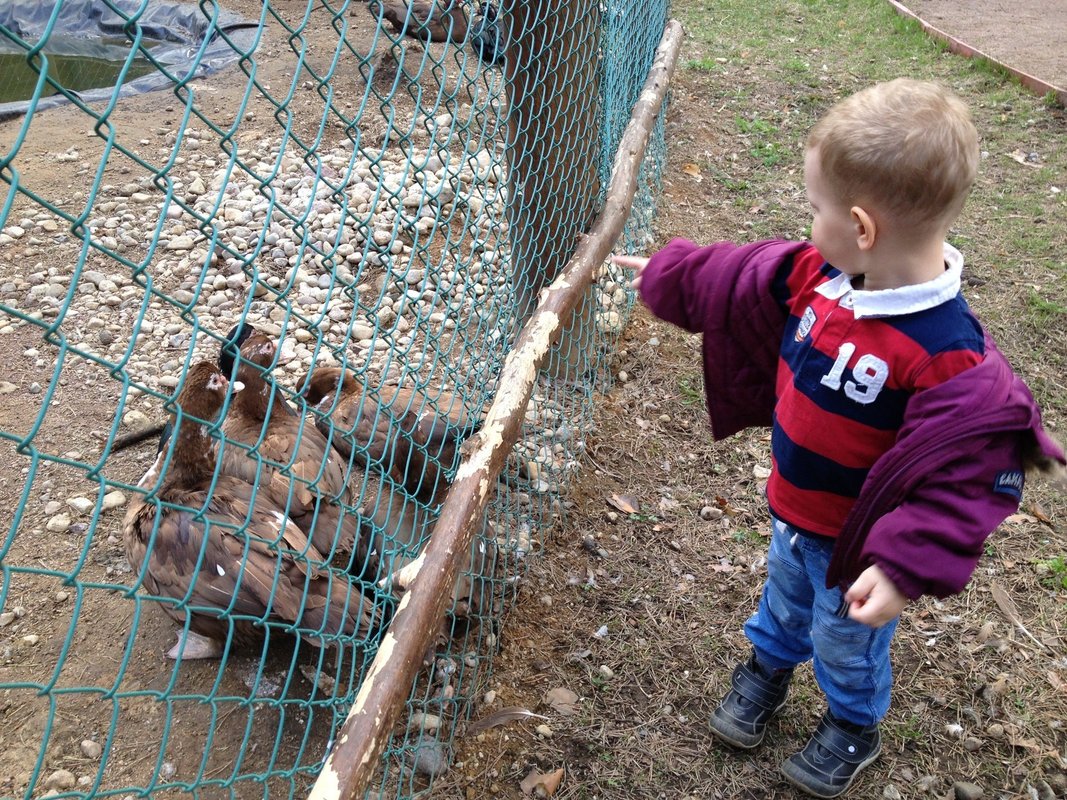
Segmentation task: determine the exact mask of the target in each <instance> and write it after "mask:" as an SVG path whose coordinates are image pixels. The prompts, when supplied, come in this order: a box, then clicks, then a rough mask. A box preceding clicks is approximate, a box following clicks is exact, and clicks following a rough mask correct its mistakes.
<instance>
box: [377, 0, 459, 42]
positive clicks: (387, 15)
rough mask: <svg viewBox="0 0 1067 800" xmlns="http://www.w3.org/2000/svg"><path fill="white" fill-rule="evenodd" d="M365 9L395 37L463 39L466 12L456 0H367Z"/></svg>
mask: <svg viewBox="0 0 1067 800" xmlns="http://www.w3.org/2000/svg"><path fill="white" fill-rule="evenodd" d="M367 10H368V11H369V12H370V13H371V15H372V16H374V17H375V18H377V19H378V20H384V21H386V22H388V23H389V27H391V28H392V29H393V31H394V32H395V33H396V35H397V36H410V37H411V38H413V39H418V40H420V41H423V42H463V41H464V40H466V38H467V14H466V12H464V10H463V6H462V4H461V3H460V2H459V0H370V2H369V3H367Z"/></svg>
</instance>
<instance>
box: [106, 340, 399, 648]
mask: <svg viewBox="0 0 1067 800" xmlns="http://www.w3.org/2000/svg"><path fill="white" fill-rule="evenodd" d="M227 390H228V381H227V380H226V377H225V376H224V375H223V374H222V372H220V370H219V368H218V367H217V366H216V365H214V364H211V363H209V362H206V361H205V362H200V363H198V364H195V365H194V366H193V367H192V368H191V369H190V370H189V372H188V373H187V374H186V376H185V382H184V385H183V388H182V390H181V391H180V392H179V394H178V398H177V405H178V410H177V412H176V413H175V415H174V416H173V417H172V419H171V423H172V430H173V431H174V434H173V436H172V437H171V438H172V439H173V441H172V442H171V441H169V440H168V441H167V444H166V447H165V448H164V449H163V450H162V451H161V452H160V455H159V457H158V458H157V461H156V463H155V464H153V466H152V468H150V469H149V470H148V472H147V473H146V474H145V475H144V477H143V478H142V479H141V481H140V483H139V484H138V486H140V487H141V488H143V489H146V490H147V494H146V495H144V496H142V497H140V498H139V499H138V500H137V501H135V502H134V503H132V504H131V506H130V508H129V510H128V512H127V513H126V517H125V520H124V522H123V541H124V544H125V549H126V556H127V558H128V559H129V562H130V565H131V566H132V568H133V572H134V574H135V575H136V576H137V581H138V582H139V583H140V585H141V587H142V588H143V589H144V590H145V591H146V592H147V593H148V594H149V595H150V596H151V597H152V599H155V600H157V601H158V602H160V604H161V606H162V607H163V610H164V611H165V612H166V613H167V614H168V615H170V616H171V617H172V618H173V619H174V620H175V621H177V622H178V623H179V624H180V625H182V626H183V629H184V628H185V626H186V624H188V631H187V632H186V634H185V635H183V636H182V637H181V638H180V639H179V641H178V643H177V644H176V645H175V646H174V647H173V648H171V650H170V651H168V653H167V655H168V657H170V658H183V659H190V658H211V657H217V656H218V655H220V654H221V653H222V651H223V649H224V647H225V643H226V641H227V639H229V638H230V637H231V636H232V638H233V643H234V644H236V645H237V646H248V645H251V644H252V643H253V642H257V641H259V640H261V639H262V638H263V636H264V633H265V629H266V628H267V627H270V626H276V627H277V628H278V629H280V630H289V628H290V626H292V625H295V626H296V627H297V631H296V633H297V634H298V635H299V636H300V637H301V638H303V639H304V640H306V641H308V642H311V643H313V644H315V645H317V646H320V647H324V646H327V645H329V644H331V643H334V642H338V643H340V642H343V641H345V640H346V639H348V638H350V637H358V638H360V639H369V638H370V637H371V636H372V635H374V633H375V632H376V630H377V628H378V626H379V625H380V624H381V616H380V614H379V612H378V611H377V609H376V607H375V605H374V604H373V602H372V601H371V600H369V599H368V598H367V597H365V596H364V594H363V592H362V588H363V587H362V586H361V584H360V583H359V582H357V581H352V580H351V579H349V577H348V576H347V575H344V574H343V573H340V572H338V571H336V570H331V569H330V568H329V567H328V566H326V564H325V558H324V556H323V555H322V553H320V552H319V551H318V550H316V548H315V547H314V546H313V545H312V544H311V543H310V542H309V541H308V537H307V536H306V535H305V534H304V532H303V531H301V530H300V528H299V527H298V526H297V525H296V524H295V523H294V522H293V521H292V520H291V519H290V518H289V517H288V516H287V515H286V514H285V512H284V511H283V509H282V508H280V507H279V506H278V505H277V504H276V503H274V502H273V501H272V500H271V499H270V497H268V496H267V495H266V494H265V493H263V492H258V491H257V490H256V487H255V486H253V485H252V484H249V483H248V482H246V481H243V480H240V479H238V478H235V477H232V476H228V475H219V476H217V477H216V476H215V471H216V458H217V441H216V439H215V438H214V437H212V435H211V427H210V426H211V424H212V423H211V422H210V421H211V420H213V419H214V418H215V417H216V416H217V415H218V413H219V411H220V409H221V408H222V406H223V402H224V399H225V397H226V393H227ZM239 394H240V392H238V395H239Z"/></svg>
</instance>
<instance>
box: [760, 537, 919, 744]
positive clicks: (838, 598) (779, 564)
mask: <svg viewBox="0 0 1067 800" xmlns="http://www.w3.org/2000/svg"><path fill="white" fill-rule="evenodd" d="M772 528H773V534H772V536H771V549H770V553H769V554H768V556H767V582H766V584H765V585H764V587H763V596H762V597H761V598H760V604H759V609H758V610H757V611H756V613H755V614H753V615H752V616H751V617H750V618H749V620H748V621H747V622H746V623H745V635H746V636H748V638H749V639H750V640H751V641H752V645H753V647H754V648H755V651H756V658H757V659H758V660H759V662H760V664H762V665H763V666H764V667H766V668H767V669H788V668H790V667H793V666H796V665H797V664H800V663H803V662H804V661H807V660H808V659H809V658H810V659H811V660H812V663H813V666H814V668H815V680H816V681H818V683H819V688H821V689H822V691H823V693H824V694H825V695H826V700H827V704H828V705H829V707H830V713H831V714H833V715H834V716H835V717H837V718H838V719H841V720H845V721H847V722H852V723H855V724H857V725H874V724H876V723H877V722H879V721H880V720H881V719H882V717H884V716H885V713H886V711H888V710H889V695H890V690H891V688H892V684H893V672H892V668H891V666H890V664H889V643H890V642H891V641H892V640H893V633H894V632H895V631H896V627H897V622H898V621H899V617H898V618H897V619H894V620H893V621H891V622H889V623H887V624H885V625H883V626H882V627H881V628H871V627H868V626H867V625H864V624H863V623H861V622H856V621H854V620H852V619H850V618H848V616H844V617H842V616H841V612H842V609H843V606H844V593H843V592H842V591H841V590H840V589H839V588H837V587H834V588H833V589H827V588H826V568H827V567H828V566H829V564H830V553H831V552H832V550H833V546H834V543H833V540H832V539H820V538H816V537H813V536H805V535H804V534H802V533H798V532H797V530H796V529H795V528H792V527H790V526H789V525H786V524H785V523H784V522H781V521H780V520H777V519H776V520H773V525H772ZM845 613H846V614H847V611H846V612H845Z"/></svg>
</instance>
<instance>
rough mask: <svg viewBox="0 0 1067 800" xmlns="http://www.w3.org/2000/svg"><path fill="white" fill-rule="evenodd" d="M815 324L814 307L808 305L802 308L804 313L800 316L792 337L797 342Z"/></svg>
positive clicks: (802, 339) (804, 336)
mask: <svg viewBox="0 0 1067 800" xmlns="http://www.w3.org/2000/svg"><path fill="white" fill-rule="evenodd" d="M814 326H815V309H813V308H812V307H811V306H808V307H807V308H805V309H804V314H803V316H801V318H800V324H799V325H797V332H796V333H795V334H794V335H793V338H794V339H796V340H797V341H798V342H802V341H804V339H805V338H806V337H807V335H808V334H809V333H811V329H812V328H813V327H814Z"/></svg>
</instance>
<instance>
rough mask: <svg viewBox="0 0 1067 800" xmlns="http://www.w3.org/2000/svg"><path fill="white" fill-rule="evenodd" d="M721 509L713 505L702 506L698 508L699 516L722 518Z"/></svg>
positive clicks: (702, 517)
mask: <svg viewBox="0 0 1067 800" xmlns="http://www.w3.org/2000/svg"><path fill="white" fill-rule="evenodd" d="M723 514H724V512H723V510H722V509H721V508H715V507H714V506H704V507H703V508H702V509H700V518H701V519H704V520H709V521H710V520H713V519H722V517H723Z"/></svg>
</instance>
